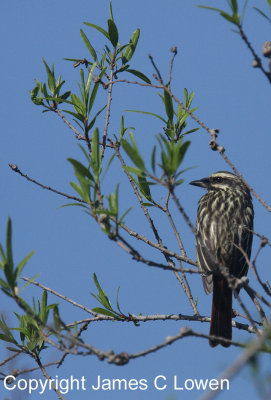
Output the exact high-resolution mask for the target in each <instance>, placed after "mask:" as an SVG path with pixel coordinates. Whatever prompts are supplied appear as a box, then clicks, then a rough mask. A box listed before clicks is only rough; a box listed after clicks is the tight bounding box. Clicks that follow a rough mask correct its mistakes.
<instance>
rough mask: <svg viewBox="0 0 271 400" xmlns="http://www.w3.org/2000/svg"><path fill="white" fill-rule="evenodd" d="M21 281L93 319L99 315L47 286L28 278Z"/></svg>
mask: <svg viewBox="0 0 271 400" xmlns="http://www.w3.org/2000/svg"><path fill="white" fill-rule="evenodd" d="M21 279H22V280H24V281H25V282H29V283H30V284H31V285H35V286H38V287H39V288H41V289H43V290H46V291H47V292H49V293H52V294H54V295H55V296H57V297H59V298H60V299H62V300H65V301H66V302H68V303H70V304H72V305H73V306H75V307H78V308H81V309H82V310H84V311H85V312H87V313H88V314H92V315H94V316H95V317H97V316H98V315H99V314H97V313H95V312H94V311H92V310H90V309H89V308H87V307H85V306H83V305H82V304H79V303H77V302H76V301H74V300H71V299H69V298H68V297H67V296H64V295H63V294H60V293H58V292H56V291H55V290H53V289H51V288H49V287H47V286H44V285H42V284H41V283H39V282H36V281H33V280H32V279H29V278H26V277H22V278H21ZM106 319H111V320H112V319H113V318H112V317H106Z"/></svg>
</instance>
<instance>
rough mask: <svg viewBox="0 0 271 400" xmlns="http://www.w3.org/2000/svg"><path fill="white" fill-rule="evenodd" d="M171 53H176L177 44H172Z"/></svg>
mask: <svg viewBox="0 0 271 400" xmlns="http://www.w3.org/2000/svg"><path fill="white" fill-rule="evenodd" d="M170 51H171V53H174V54H177V52H178V50H177V46H173V47H171V49H170Z"/></svg>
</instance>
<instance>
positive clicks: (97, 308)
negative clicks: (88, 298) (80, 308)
mask: <svg viewBox="0 0 271 400" xmlns="http://www.w3.org/2000/svg"><path fill="white" fill-rule="evenodd" d="M92 311H93V312H96V313H97V314H102V315H106V316H108V317H113V318H114V319H116V318H117V319H119V317H118V316H117V315H116V314H114V313H113V312H111V311H108V310H105V309H104V308H101V307H95V308H92Z"/></svg>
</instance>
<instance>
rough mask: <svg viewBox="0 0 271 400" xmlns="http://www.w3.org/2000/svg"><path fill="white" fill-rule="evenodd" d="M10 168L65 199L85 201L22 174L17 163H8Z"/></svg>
mask: <svg viewBox="0 0 271 400" xmlns="http://www.w3.org/2000/svg"><path fill="white" fill-rule="evenodd" d="M9 166H10V168H11V169H12V171H14V172H17V173H18V174H20V175H21V176H22V177H24V178H25V179H27V180H28V181H29V182H32V183H35V185H38V186H40V187H41V188H43V189H46V190H49V191H51V192H54V193H56V194H59V195H60V196H64V197H66V198H67V199H71V200H75V201H79V202H80V203H86V202H85V201H84V200H82V199H80V198H79V197H75V196H70V195H69V194H67V193H63V192H60V191H59V190H56V189H53V188H51V187H50V186H45V185H43V184H42V183H39V182H37V181H36V180H35V179H32V178H30V177H29V176H28V175H26V174H24V173H23V172H22V171H20V169H19V168H18V166H17V165H15V164H11V163H10V164H9Z"/></svg>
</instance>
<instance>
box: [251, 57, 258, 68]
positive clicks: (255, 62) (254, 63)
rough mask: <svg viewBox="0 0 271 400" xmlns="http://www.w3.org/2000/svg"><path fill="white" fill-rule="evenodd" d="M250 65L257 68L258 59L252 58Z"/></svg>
mask: <svg viewBox="0 0 271 400" xmlns="http://www.w3.org/2000/svg"><path fill="white" fill-rule="evenodd" d="M252 67H253V68H258V67H259V63H258V61H257V60H256V59H254V60H253V61H252Z"/></svg>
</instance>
